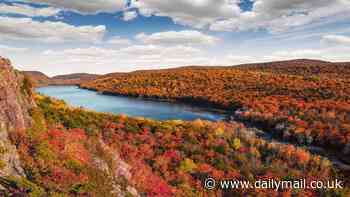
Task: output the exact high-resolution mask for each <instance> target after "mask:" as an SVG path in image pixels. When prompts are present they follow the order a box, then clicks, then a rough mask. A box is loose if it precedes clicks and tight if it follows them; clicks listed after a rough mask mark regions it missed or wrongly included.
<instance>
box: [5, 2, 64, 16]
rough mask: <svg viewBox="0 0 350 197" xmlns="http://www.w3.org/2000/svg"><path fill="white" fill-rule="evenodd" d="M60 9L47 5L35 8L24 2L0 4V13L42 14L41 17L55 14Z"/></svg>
mask: <svg viewBox="0 0 350 197" xmlns="http://www.w3.org/2000/svg"><path fill="white" fill-rule="evenodd" d="M60 11H61V10H60V9H57V8H52V7H47V8H36V7H31V6H28V5H24V4H16V3H13V4H12V5H7V4H4V3H3V4H0V13H4V14H19V15H25V16H30V17H35V16H43V17H49V16H55V15H57V14H58V13H59V12H60Z"/></svg>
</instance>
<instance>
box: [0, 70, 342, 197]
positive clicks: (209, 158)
mask: <svg viewBox="0 0 350 197" xmlns="http://www.w3.org/2000/svg"><path fill="white" fill-rule="evenodd" d="M4 70H5V71H6V72H3V71H4ZM1 71H2V73H7V71H10V72H11V73H14V72H13V71H12V70H11V68H10V65H9V63H8V64H7V67H6V69H2V70H1ZM17 75H18V77H19V78H18V79H22V80H12V82H11V83H12V84H15V85H14V86H13V87H18V88H19V89H18V90H20V91H18V93H19V92H21V94H19V95H18V100H21V99H23V98H24V97H23V95H25V96H26V97H25V98H31V99H28V100H29V101H31V103H30V105H29V104H26V103H27V102H24V103H23V101H21V102H18V103H15V104H14V105H16V106H17V108H18V109H23V110H24V111H23V112H25V113H24V114H26V116H25V117H26V118H25V119H27V121H28V122H30V124H24V123H23V122H21V121H23V119H21V118H19V119H16V118H15V119H10V121H6V120H3V119H1V120H0V121H1V125H3V124H4V123H12V122H13V120H21V121H20V123H21V124H20V125H19V126H20V127H18V128H17V127H13V126H12V127H11V128H13V129H11V130H9V131H7V130H6V133H7V134H8V138H6V140H7V143H9V144H11V146H7V147H11V148H12V149H11V151H12V152H14V153H16V154H18V156H17V157H16V158H17V162H16V168H15V169H17V171H6V172H7V173H3V170H4V166H5V169H7V167H6V166H8V165H9V164H11V165H12V164H13V163H12V162H13V161H14V160H11V161H8V160H4V161H3V163H2V165H1V166H0V169H1V174H0V175H1V176H0V195H3V196H35V197H37V196H39V197H41V196H42V197H46V196H159V197H166V196H169V197H170V196H184V197H185V196H186V197H187V196H249V195H256V194H258V195H259V196H281V195H283V196H344V197H346V196H348V194H349V188H348V187H347V186H345V188H343V189H322V190H321V189H320V190H313V189H280V190H274V189H254V188H251V187H249V188H246V189H233V190H227V191H225V190H220V189H219V190H206V189H205V188H204V183H203V182H204V180H205V179H206V178H207V177H213V178H215V179H217V180H220V179H226V178H229V179H237V180H247V181H251V182H254V181H255V180H269V179H275V180H298V179H301V178H305V179H306V181H307V182H308V183H309V182H310V181H314V180H319V181H334V180H335V179H339V180H345V181H346V180H347V177H346V176H345V175H342V174H340V173H339V172H338V171H337V170H336V169H335V168H334V166H333V165H332V163H331V162H330V161H329V160H327V159H325V158H323V157H320V156H316V155H313V154H311V153H310V152H308V151H306V150H305V149H302V148H297V147H295V146H293V145H284V144H280V143H275V142H268V141H265V140H263V139H260V138H258V137H257V136H256V135H255V132H254V130H253V129H248V128H246V127H245V126H244V125H243V124H240V123H233V122H231V123H229V122H209V121H202V120H196V121H192V122H187V121H179V120H173V121H155V120H149V119H144V118H131V117H127V116H124V115H111V114H105V113H96V112H92V111H87V110H84V109H82V108H72V107H70V106H68V105H66V104H65V103H64V102H63V101H59V100H55V99H51V98H49V97H45V96H42V95H38V94H34V93H33V92H32V91H31V87H32V86H31V83H30V80H28V79H26V78H22V77H21V76H22V75H21V74H20V73H19V72H17ZM1 76H7V75H1ZM12 76H13V75H12ZM4 79H5V78H4ZM6 79H7V78H6ZM12 79H16V78H12ZM6 81H9V80H6ZM16 84H17V85H16ZM3 87H6V88H7V89H6V91H11V89H8V87H12V86H9V85H7V83H4V86H3ZM21 87H22V88H21ZM15 92H17V91H15ZM6 95H7V94H6ZM8 95H12V96H13V95H17V94H12V93H10V94H8ZM21 95H22V96H21ZM5 98H7V97H5ZM8 98H10V97H8ZM11 98H13V97H11ZM15 98H17V97H15ZM33 99H34V100H35V103H33ZM11 100H12V101H16V99H11ZM6 103H10V100H8V102H4V103H2V104H4V105H5V104H6ZM11 106H12V105H10V108H9V106H7V107H8V108H6V109H7V110H6V113H5V112H4V113H1V114H2V115H8V114H10V116H8V117H10V118H11V117H17V118H18V117H19V116H14V114H16V113H14V112H15V111H13V110H14V109H15V108H13V107H11ZM5 117H7V116H5ZM15 123H16V121H15ZM22 123H23V124H22ZM14 125H17V124H14ZM2 132H3V131H2ZM2 134H3V133H2ZM1 136H2V137H3V135H1ZM0 142H2V141H0ZM7 151H8V149H7V148H5V149H1V156H3V155H6V154H8V152H7ZM19 169H21V170H20V173H18V172H19V171H18V170H19Z"/></svg>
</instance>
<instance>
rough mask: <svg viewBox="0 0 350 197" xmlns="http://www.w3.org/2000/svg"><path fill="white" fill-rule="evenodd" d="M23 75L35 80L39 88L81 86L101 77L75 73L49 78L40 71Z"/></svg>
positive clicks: (27, 72)
mask: <svg viewBox="0 0 350 197" xmlns="http://www.w3.org/2000/svg"><path fill="white" fill-rule="evenodd" d="M23 73H24V74H25V75H27V76H28V77H29V78H31V79H32V80H33V82H34V83H35V86H39V87H41V86H48V85H79V84H81V83H83V82H87V81H91V80H94V79H96V78H97V77H98V76H99V75H96V74H88V73H74V74H67V75H57V76H53V77H48V76H47V75H45V74H44V73H42V72H39V71H23Z"/></svg>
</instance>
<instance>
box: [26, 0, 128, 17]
mask: <svg viewBox="0 0 350 197" xmlns="http://www.w3.org/2000/svg"><path fill="white" fill-rule="evenodd" d="M25 1H26V2H32V3H43V4H47V5H50V6H53V7H56V8H61V9H65V10H71V11H75V12H79V13H81V14H96V13H102V12H105V13H114V12H117V11H121V10H123V9H124V7H125V1H124V0H25Z"/></svg>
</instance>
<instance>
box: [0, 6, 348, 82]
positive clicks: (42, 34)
mask: <svg viewBox="0 0 350 197" xmlns="http://www.w3.org/2000/svg"><path fill="white" fill-rule="evenodd" d="M129 3H130V4H129V6H127V0H22V1H20V0H18V1H10V0H0V56H5V57H8V58H10V59H11V60H12V62H13V63H14V65H15V66H16V68H18V69H22V70H39V71H42V72H44V73H46V74H48V75H56V74H66V73H72V72H90V73H108V72H127V71H132V70H137V69H154V68H168V67H176V66H185V65H235V64H241V63H251V62H264V61H275V60H285V59H295V58H312V59H323V60H329V61H350V56H349V55H348V54H350V53H349V52H350V20H349V19H350V2H349V1H348V0H332V1H329V0H288V1H281V0H177V1H165V0H143V1H142V0H139V1H136V0H130V1H129Z"/></svg>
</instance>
